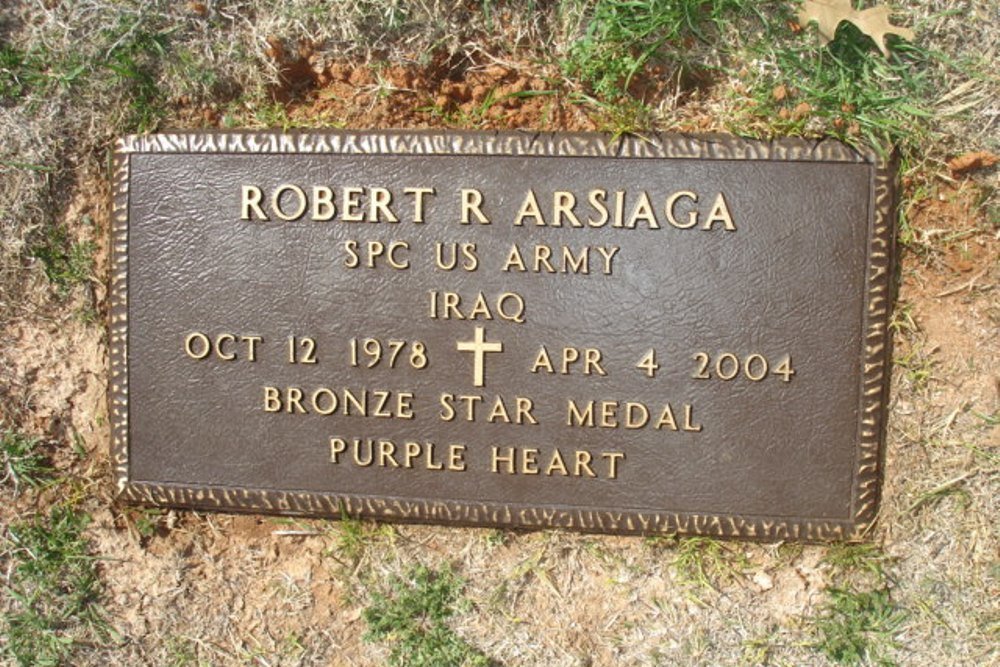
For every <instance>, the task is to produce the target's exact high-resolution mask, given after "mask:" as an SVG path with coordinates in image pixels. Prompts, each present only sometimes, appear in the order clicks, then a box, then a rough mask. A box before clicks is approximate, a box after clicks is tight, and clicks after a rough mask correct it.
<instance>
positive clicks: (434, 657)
mask: <svg viewBox="0 0 1000 667" xmlns="http://www.w3.org/2000/svg"><path fill="white" fill-rule="evenodd" d="M462 586H463V583H462V580H461V579H459V578H458V576H456V575H455V573H454V572H452V570H451V569H450V568H448V567H444V568H441V569H439V570H431V569H429V568H427V567H424V566H417V567H415V568H413V569H412V570H410V571H409V573H408V574H407V575H406V576H405V577H393V578H392V579H391V580H390V581H389V583H388V587H387V590H385V591H383V592H378V593H376V594H375V595H374V596H373V597H372V602H371V604H370V605H369V606H368V608H367V609H365V612H364V618H365V622H366V623H367V624H368V632H367V633H366V634H365V639H366V640H367V641H381V642H388V643H389V644H390V645H391V648H390V652H389V664H390V665H394V666H399V667H462V666H467V667H477V666H481V667H485V666H486V665H489V664H490V662H489V660H488V659H487V658H486V656H485V655H483V654H482V653H481V652H480V651H478V650H477V649H476V648H475V647H473V646H471V645H470V644H469V643H467V642H466V641H465V640H463V639H462V638H461V637H460V636H459V635H458V634H456V633H455V631H454V630H452V629H451V627H449V626H448V620H449V619H450V618H451V617H452V616H454V614H455V612H456V610H457V609H458V608H461V607H462V606H463V605H464V601H463V599H462V597H461V590H462Z"/></svg>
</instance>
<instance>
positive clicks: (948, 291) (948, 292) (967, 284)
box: [934, 267, 989, 299]
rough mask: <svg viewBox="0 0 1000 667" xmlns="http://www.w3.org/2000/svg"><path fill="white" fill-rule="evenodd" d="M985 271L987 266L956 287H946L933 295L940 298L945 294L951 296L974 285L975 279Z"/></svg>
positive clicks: (983, 274) (984, 273)
mask: <svg viewBox="0 0 1000 667" xmlns="http://www.w3.org/2000/svg"><path fill="white" fill-rule="evenodd" d="M987 271H989V267H987V268H985V269H983V270H982V271H980V272H979V273H977V274H976V275H974V276H972V277H971V278H969V280H968V281H967V282H964V283H962V284H961V285H959V286H958V287H952V288H951V289H946V290H945V291H943V292H940V293H938V294H935V295H934V297H935V298H937V299H941V298H943V297H946V296H951V295H952V294H958V293H959V292H964V291H965V290H967V289H972V286H973V285H975V283H976V281H977V280H979V279H980V278H982V277H983V276H985V275H986V272H987Z"/></svg>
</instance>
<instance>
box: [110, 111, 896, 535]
mask: <svg viewBox="0 0 1000 667" xmlns="http://www.w3.org/2000/svg"><path fill="white" fill-rule="evenodd" d="M132 153H245V154H249V153H277V154H298V153H305V154H324V153H328V154H365V155H386V154H390V155H394V154H403V155H407V154H413V155H512V156H518V155H520V156H524V155H535V156H567V157H588V156H589V157H620V158H630V159H643V158H674V159H720V160H770V161H791V162H795V161H807V162H847V163H855V164H866V165H869V166H870V167H871V198H870V202H869V212H870V216H869V228H868V257H867V275H866V287H865V298H864V304H865V312H864V323H863V330H864V339H863V355H862V356H863V359H862V364H863V367H862V373H861V387H860V391H861V393H860V395H861V405H860V415H861V419H860V423H859V427H858V446H857V449H856V458H855V468H854V470H855V473H854V483H853V486H852V492H851V496H852V497H851V516H850V518H849V519H844V520H811V519H807V518H798V517H763V516H739V515H716V514H695V513H683V512H654V511H648V510H638V509H633V510H628V509H619V510H607V509H597V508H594V509H589V508H573V507H559V506H549V507H544V508H539V507H531V506H524V505H518V504H508V503H496V502H457V501H433V500H419V499H407V498H392V497H385V496H379V497H371V496H350V495H343V494H338V493H327V492H322V493H321V492H297V491H277V490H260V489H246V488H232V487H211V486H191V485H178V484H154V483H148V482H135V481H132V480H130V479H129V445H128V430H129V415H128V410H129V407H128V217H129V216H128V210H129V156H130V155H131V154H132ZM894 186H895V165H894V164H893V163H892V162H891V161H886V160H883V159H882V158H881V157H880V156H879V155H878V154H877V153H876V152H875V151H872V150H856V149H853V148H850V147H848V146H846V145H845V144H842V143H840V142H839V141H835V140H820V141H809V140H804V139H797V138H782V139H775V140H772V141H757V140H751V139H742V138H738V137H733V136H728V135H686V134H654V135H649V136H646V137H635V136H630V137H620V138H616V139H613V138H611V137H609V136H607V135H601V134H582V133H537V132H526V131H521V132H482V133H477V132H447V131H436V130H430V131H380V132H362V131H356V132H355V131H327V132H319V131H315V132H290V133H281V132H175V133H166V134H157V135H145V136H136V135H132V136H126V137H123V138H121V139H119V141H118V143H117V146H116V150H115V159H114V189H113V193H114V205H113V209H112V225H111V235H112V238H111V245H112V259H111V285H110V315H109V317H110V323H109V330H110V332H109V333H110V359H111V361H110V363H111V368H110V386H109V398H108V400H109V403H110V409H109V414H110V415H111V433H112V443H111V459H112V462H113V464H114V473H115V479H116V484H117V490H118V495H119V497H120V498H121V499H123V500H125V501H128V502H134V503H141V504H148V505H159V506H172V507H186V508H192V509H208V510H220V511H234V512H263V513H273V514H286V515H308V516H317V517H330V518H338V517H340V516H342V515H343V514H345V513H346V514H347V515H350V516H356V517H364V518H371V519H382V520H391V521H408V522H422V523H452V524H460V525H477V526H494V527H511V528H566V529H572V530H580V531H586V532H606V533H618V534H636V535H652V534H684V535H706V536H713V537H727V538H740V539H750V540H763V541H773V540H785V539H792V540H803V541H824V542H825V541H839V540H860V539H863V538H864V537H865V535H867V533H868V532H869V531H870V529H871V527H872V525H873V524H874V522H875V519H876V517H877V515H878V506H879V500H880V493H881V481H882V470H883V467H884V447H883V443H884V434H885V422H886V406H887V398H888V388H889V373H888V370H889V369H888V364H889V361H890V359H891V350H890V345H891V340H892V337H891V336H890V335H889V331H888V326H889V316H890V311H891V307H892V299H893V292H892V290H893V278H894V270H895V267H894V261H893V258H894V247H895V228H896V225H895V211H896V207H895V187H894Z"/></svg>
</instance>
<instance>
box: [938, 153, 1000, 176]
mask: <svg viewBox="0 0 1000 667" xmlns="http://www.w3.org/2000/svg"><path fill="white" fill-rule="evenodd" d="M997 161H1000V157H997V156H996V155H994V154H993V153H988V152H986V151H971V152H969V153H966V154H965V155H959V156H958V157H954V158H952V159H950V160H948V167H950V168H951V173H952V174H955V175H958V174H964V173H965V172H967V171H974V170H976V169H982V168H984V167H992V166H993V165H995V164H996V163H997Z"/></svg>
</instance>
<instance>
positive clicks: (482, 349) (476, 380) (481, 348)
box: [456, 327, 503, 387]
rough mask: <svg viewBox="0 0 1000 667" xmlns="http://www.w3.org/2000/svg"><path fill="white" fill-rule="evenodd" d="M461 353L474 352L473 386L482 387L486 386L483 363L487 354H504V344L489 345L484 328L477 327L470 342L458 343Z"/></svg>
mask: <svg viewBox="0 0 1000 667" xmlns="http://www.w3.org/2000/svg"><path fill="white" fill-rule="evenodd" d="M456 345H457V346H458V350H459V352H472V353H473V354H474V355H475V357H474V361H473V366H472V384H473V386H476V387H482V386H483V385H484V384H485V381H484V375H485V373H484V372H483V361H484V359H485V356H486V353H487V352H503V343H501V342H499V341H498V342H495V343H487V342H486V334H485V332H484V331H483V327H476V335H475V337H474V338H473V339H472V340H469V341H458V342H456Z"/></svg>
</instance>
